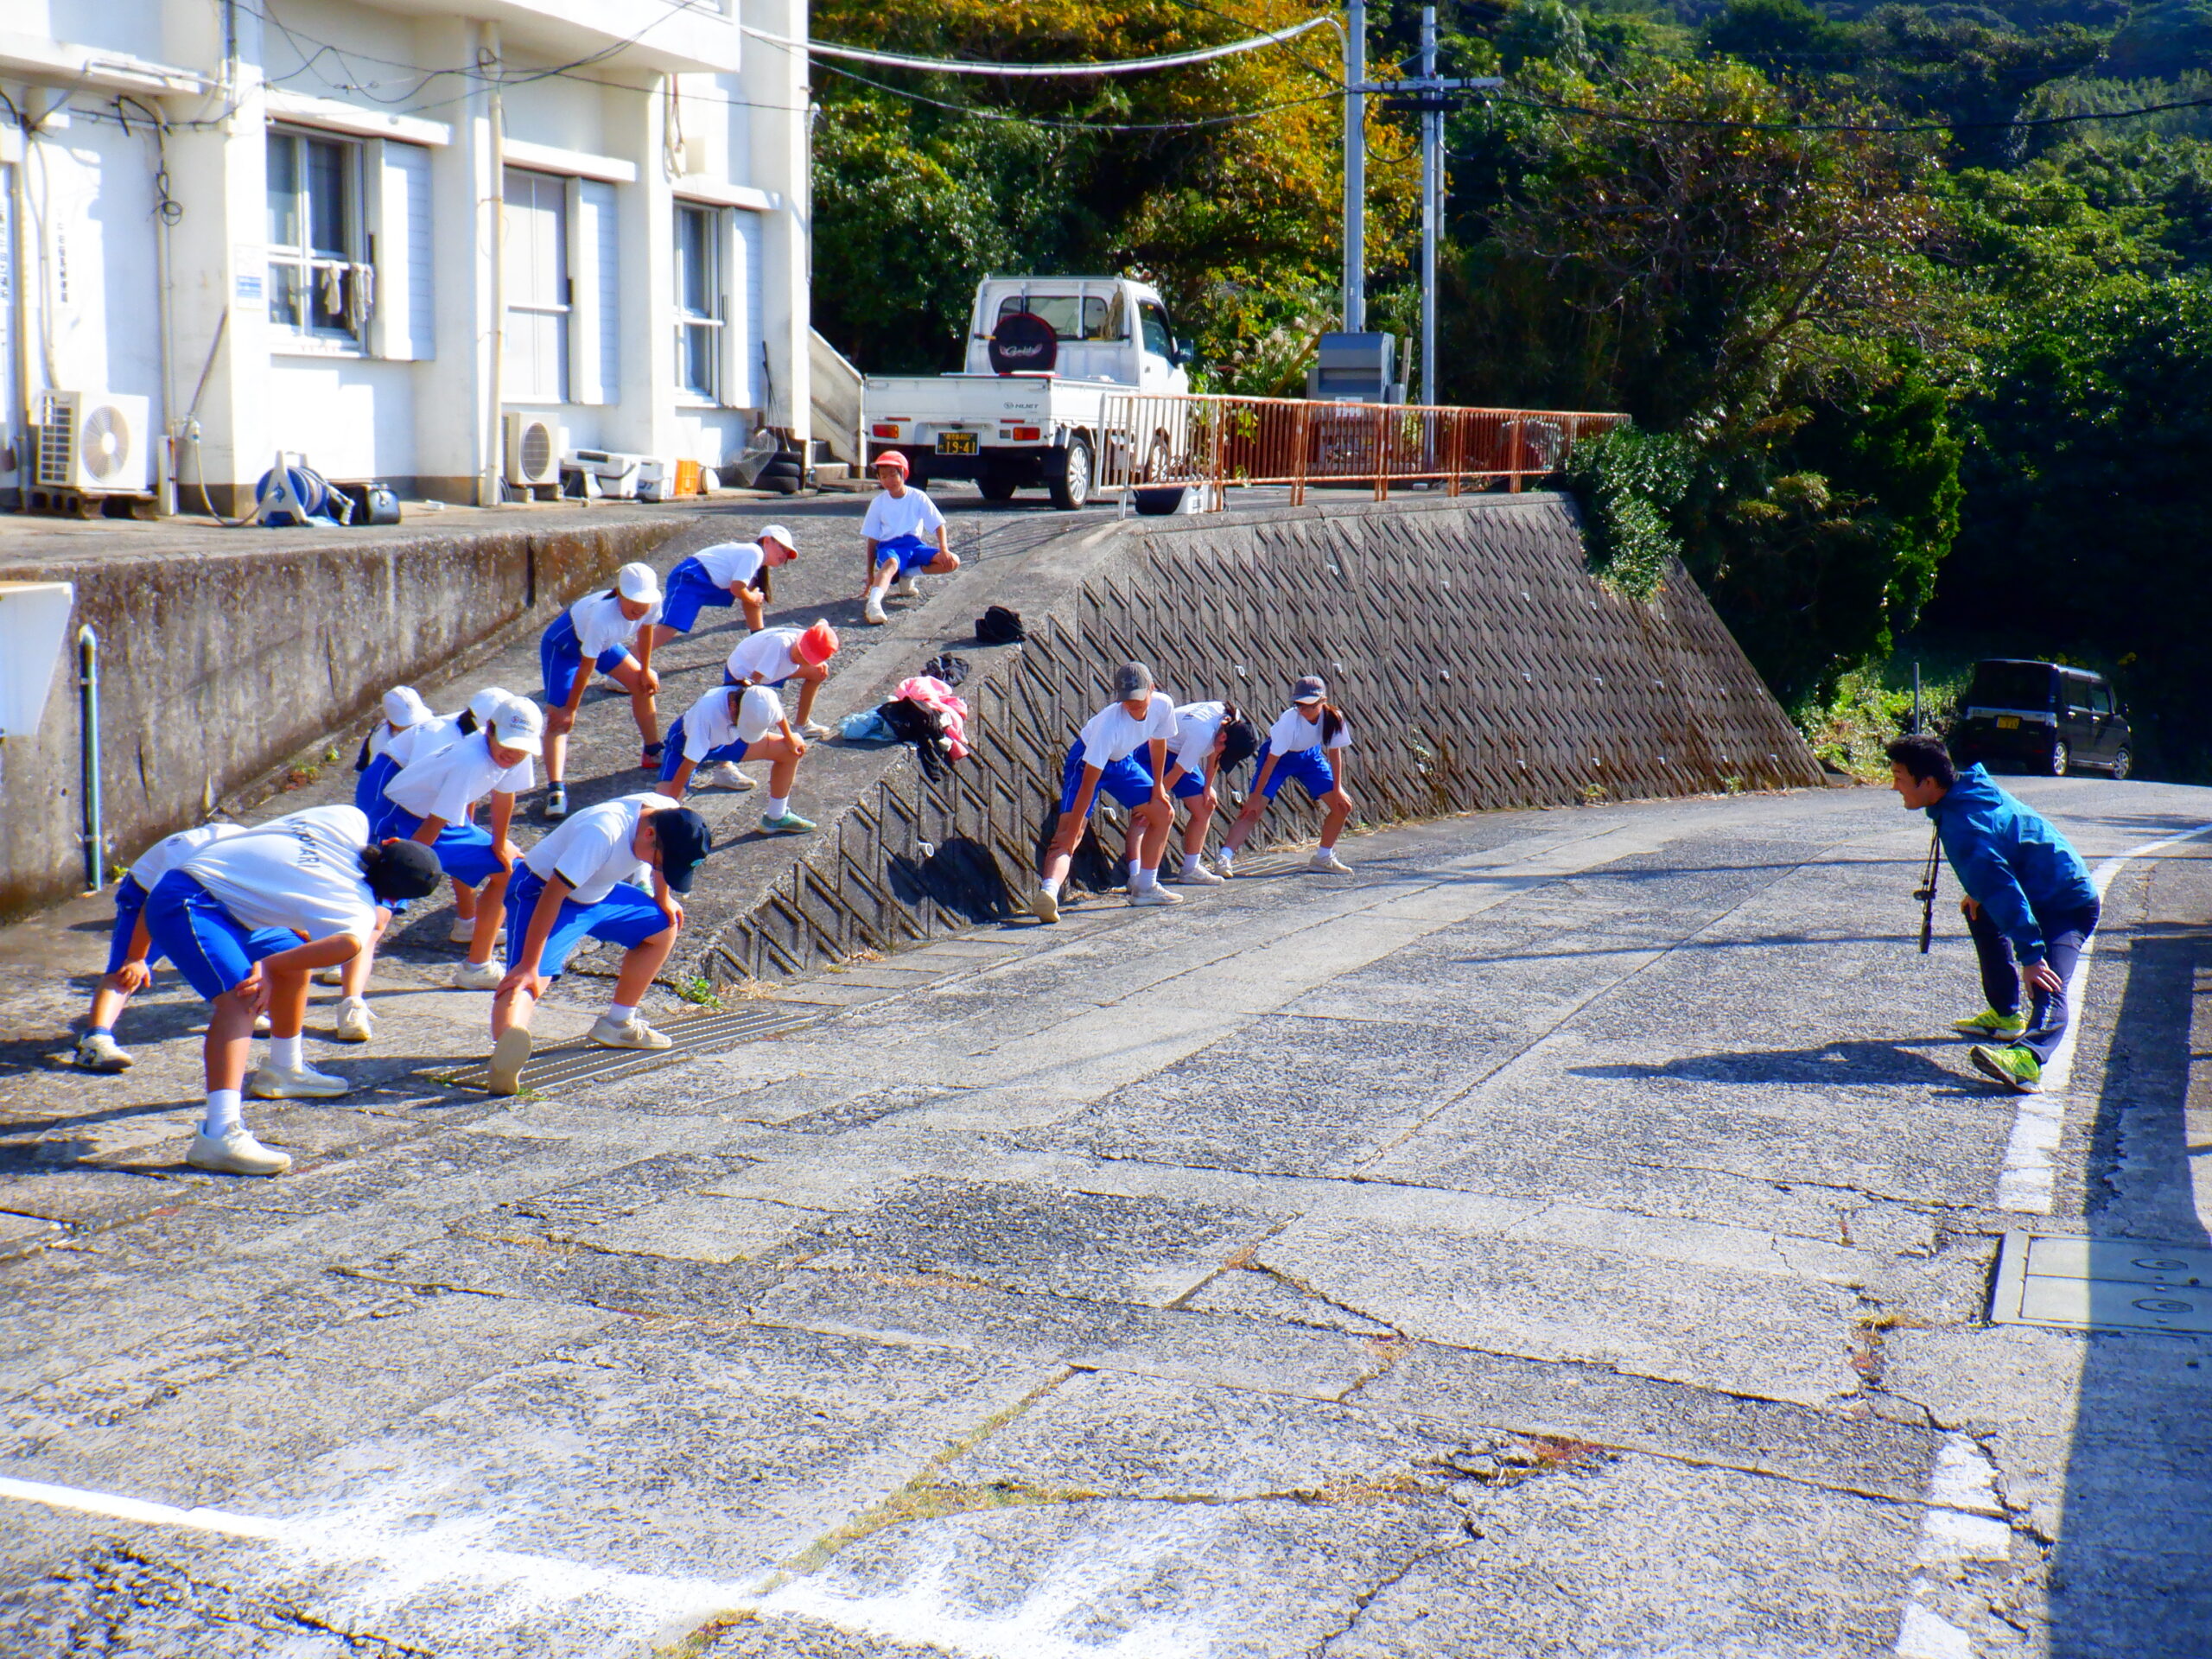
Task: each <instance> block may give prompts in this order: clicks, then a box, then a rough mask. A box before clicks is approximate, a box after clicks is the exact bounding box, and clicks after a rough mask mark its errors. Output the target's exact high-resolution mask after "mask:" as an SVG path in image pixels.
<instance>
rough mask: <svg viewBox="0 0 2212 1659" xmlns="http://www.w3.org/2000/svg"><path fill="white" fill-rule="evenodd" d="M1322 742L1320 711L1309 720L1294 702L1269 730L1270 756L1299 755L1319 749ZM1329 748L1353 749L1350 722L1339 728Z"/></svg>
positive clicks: (1316, 711)
mask: <svg viewBox="0 0 2212 1659" xmlns="http://www.w3.org/2000/svg"><path fill="white" fill-rule="evenodd" d="M1320 742H1321V721H1320V715H1319V709H1316V710H1315V714H1314V718H1313V719H1312V720H1308V719H1306V716H1305V715H1303V714H1302V713H1300V710H1299V707H1298V705H1297V704H1296V703H1292V704H1291V705H1290V707H1289V708H1287V709H1284V710H1283V711H1282V713H1281V714H1280V715H1277V716H1276V717H1275V723H1274V725H1272V726H1270V727H1268V753H1269V754H1270V755H1277V754H1297V753H1300V752H1301V751H1302V750H1306V749H1311V748H1317V747H1319V745H1320ZM1329 747H1331V748H1332V749H1348V748H1350V747H1351V721H1344V724H1343V725H1341V726H1339V727H1338V728H1337V734H1336V735H1335V736H1334V737H1332V738H1331V739H1330V740H1329Z"/></svg>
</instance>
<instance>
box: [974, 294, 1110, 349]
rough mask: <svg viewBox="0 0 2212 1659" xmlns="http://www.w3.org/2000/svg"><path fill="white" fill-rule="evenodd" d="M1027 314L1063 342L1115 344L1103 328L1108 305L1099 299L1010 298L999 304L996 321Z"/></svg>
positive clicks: (1059, 296)
mask: <svg viewBox="0 0 2212 1659" xmlns="http://www.w3.org/2000/svg"><path fill="white" fill-rule="evenodd" d="M1022 311H1028V312H1032V313H1033V314H1035V315H1038V316H1039V317H1042V318H1043V319H1044V320H1045V321H1046V322H1049V323H1051V324H1052V332H1053V334H1057V335H1058V337H1059V338H1060V339H1062V340H1115V339H1118V338H1119V337H1120V336H1118V335H1116V334H1109V333H1108V332H1107V328H1106V316H1107V305H1106V301H1105V298H1104V297H1103V296H1100V295H1083V296H1077V295H1074V294H1032V295H1029V296H1026V297H1025V296H1022V295H1020V294H1009V295H1007V296H1006V297H1005V298H1004V299H1002V300H1001V301H1000V302H999V321H1001V322H1003V321H1005V320H1006V319H1007V318H1008V317H1011V316H1013V315H1016V314H1017V313H1019V312H1022Z"/></svg>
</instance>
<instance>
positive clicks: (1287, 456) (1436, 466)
mask: <svg viewBox="0 0 2212 1659" xmlns="http://www.w3.org/2000/svg"><path fill="white" fill-rule="evenodd" d="M1103 416H1104V418H1103V428H1104V436H1103V442H1102V445H1101V448H1102V449H1103V454H1101V455H1100V456H1099V459H1098V487H1099V488H1101V489H1102V490H1109V491H1120V490H1129V489H1145V488H1148V487H1154V486H1157V487H1162V488H1169V489H1172V488H1173V487H1175V486H1178V485H1185V486H1189V485H1198V486H1211V488H1210V489H1209V490H1208V492H1207V493H1208V494H1209V496H1210V498H1211V499H1208V500H1207V502H1206V503H1205V505H1208V506H1211V507H1218V506H1220V505H1222V500H1221V496H1222V493H1223V492H1224V491H1226V490H1230V489H1236V488H1241V487H1244V486H1257V485H1268V486H1288V487H1289V489H1290V493H1291V500H1292V502H1293V504H1294V505H1295V504H1298V503H1301V502H1303V501H1304V499H1305V496H1306V488H1307V486H1313V485H1322V486H1347V485H1350V486H1358V485H1365V486H1369V487H1370V488H1371V489H1372V491H1373V492H1374V497H1375V499H1376V500H1377V501H1383V500H1387V499H1389V494H1390V489H1391V486H1393V485H1407V484H1424V483H1425V484H1429V485H1432V486H1435V485H1440V486H1443V488H1444V489H1445V490H1446V493H1450V494H1452V495H1457V494H1459V493H1460V492H1462V491H1463V490H1470V489H1474V490H1483V489H1489V488H1491V487H1492V486H1496V485H1497V484H1500V483H1503V485H1504V486H1506V488H1507V489H1509V490H1518V489H1520V488H1521V486H1522V484H1523V483H1524V482H1526V481H1527V480H1530V479H1541V478H1543V477H1546V476H1548V474H1553V473H1555V472H1557V471H1558V470H1559V469H1560V467H1562V466H1564V465H1565V464H1566V462H1567V456H1568V454H1571V453H1572V451H1573V448H1574V446H1575V445H1576V444H1577V443H1578V442H1581V441H1582V440H1584V439H1585V438H1590V437H1594V436H1596V435H1598V434H1599V433H1601V432H1605V431H1609V430H1610V429H1612V428H1613V427H1616V426H1618V425H1620V424H1621V423H1624V421H1626V420H1627V419H1628V416H1625V415H1610V414H1592V413H1587V412H1583V411H1569V410H1534V409H1460V408H1451V407H1444V406H1439V405H1433V404H1338V403H1323V402H1319V401H1315V400H1311V399H1306V398H1297V397H1173V396H1168V395H1166V394H1159V393H1129V394H1127V395H1124V396H1120V397H1109V398H1108V399H1107V400H1106V406H1105V409H1104V410H1103Z"/></svg>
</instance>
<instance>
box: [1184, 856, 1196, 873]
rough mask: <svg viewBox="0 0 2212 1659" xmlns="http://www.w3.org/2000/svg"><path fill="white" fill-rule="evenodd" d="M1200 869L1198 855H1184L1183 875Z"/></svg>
mask: <svg viewBox="0 0 2212 1659" xmlns="http://www.w3.org/2000/svg"><path fill="white" fill-rule="evenodd" d="M1197 868H1198V855H1197V854H1196V853H1185V854H1184V855H1183V874H1185V875H1188V874H1191V873H1192V871H1193V870H1195V869H1197Z"/></svg>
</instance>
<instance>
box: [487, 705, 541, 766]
mask: <svg viewBox="0 0 2212 1659" xmlns="http://www.w3.org/2000/svg"><path fill="white" fill-rule="evenodd" d="M490 723H491V728H492V736H493V741H495V742H496V743H498V744H499V747H501V748H503V749H520V750H521V751H522V752H523V753H524V754H543V753H545V711H544V710H543V709H540V708H539V707H538V706H537V704H536V703H534V702H531V700H530V699H529V698H528V697H518V696H513V695H512V693H507V692H502V693H501V694H500V696H499V707H498V708H496V709H493V711H492V719H491V722H490Z"/></svg>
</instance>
